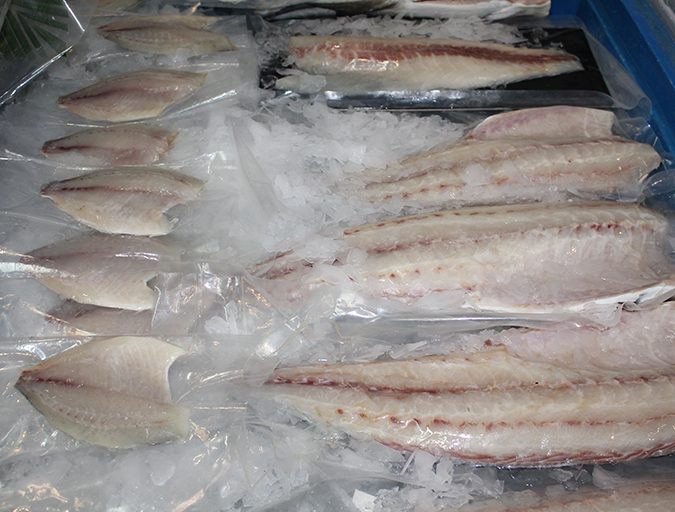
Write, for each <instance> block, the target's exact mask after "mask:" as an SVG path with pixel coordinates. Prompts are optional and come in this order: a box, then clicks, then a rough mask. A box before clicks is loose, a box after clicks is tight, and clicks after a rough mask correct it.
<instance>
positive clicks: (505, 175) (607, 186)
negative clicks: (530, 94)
mask: <svg viewBox="0 0 675 512" xmlns="http://www.w3.org/2000/svg"><path fill="white" fill-rule="evenodd" d="M660 164H661V157H660V156H659V154H658V153H657V152H656V151H655V150H654V148H652V147H651V146H650V145H648V144H641V143H638V142H633V141H631V140H627V139H622V138H619V137H609V138H605V139H588V140H577V141H568V140H558V141H554V140H546V139H542V140H538V139H521V140H515V139H514V140H485V141H475V140H467V141H463V142H460V143H459V144H457V145H454V146H451V147H448V148H441V149H434V150H431V151H429V152H426V153H422V154H419V155H415V156H413V157H410V158H408V159H406V160H404V161H403V162H401V163H400V164H398V165H394V166H390V167H389V168H387V169H385V170H383V171H380V170H374V171H366V172H365V173H364V174H363V176H362V179H363V180H364V181H366V182H367V183H366V185H365V197H366V198H368V200H370V201H372V202H382V201H392V200H394V201H400V202H401V203H402V204H404V205H413V206H422V207H431V206H446V207H459V206H469V205H479V204H503V203H516V202H529V201H549V202H551V201H563V200H566V199H568V198H570V197H574V196H581V197H584V198H586V199H590V198H593V199H598V198H606V197H619V198H621V199H624V200H625V199H635V198H637V197H638V195H639V191H640V186H641V185H640V184H641V181H642V180H643V179H644V178H645V177H646V176H647V175H648V174H649V172H651V171H652V170H654V169H656V168H657V167H658V166H659V165H660Z"/></svg>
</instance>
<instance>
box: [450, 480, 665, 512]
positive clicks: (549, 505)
mask: <svg viewBox="0 0 675 512" xmlns="http://www.w3.org/2000/svg"><path fill="white" fill-rule="evenodd" d="M673 500H675V483H674V482H673V480H672V479H664V480H656V479H653V480H643V481H640V480H638V481H631V480H627V481H625V482H621V484H620V485H619V486H618V487H616V488H615V489H608V490H602V489H598V488H594V487H582V488H581V489H577V490H576V491H573V492H570V491H566V490H563V489H560V490H559V491H558V492H551V490H550V489H548V490H547V492H546V493H545V494H541V493H535V492H532V491H521V492H507V493H504V494H502V495H501V496H500V497H499V498H498V499H492V500H486V501H479V502H475V503H471V504H469V505H465V506H463V507H460V508H458V509H454V508H453V509H452V512H526V511H527V512H590V511H593V512H663V511H665V510H668V509H669V508H670V507H671V506H672V503H673ZM446 512H451V510H450V509H448V510H447V511H446Z"/></svg>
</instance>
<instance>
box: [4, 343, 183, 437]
mask: <svg viewBox="0 0 675 512" xmlns="http://www.w3.org/2000/svg"><path fill="white" fill-rule="evenodd" d="M184 353H185V351H184V350H183V349H181V348H179V347H176V346H174V345H170V344H168V343H165V342H163V341H160V340H157V339H155V338H140V337H118V338H108V339H104V340H96V341H90V342H88V343H85V344H83V345H80V346H78V347H76V348H73V349H70V350H66V351H65V352H62V353H60V354H58V355H56V356H54V357H51V358H49V359H47V360H46V361H43V362H42V363H40V364H38V365H36V366H34V367H32V368H29V369H27V370H24V371H23V372H22V373H21V376H20V377H19V380H18V381H17V383H16V387H17V388H18V389H19V391H21V392H22V393H23V394H24V395H25V396H26V398H28V400H29V401H30V402H31V404H33V406H34V407H35V408H36V409H37V410H38V411H40V412H41V413H42V414H44V415H45V417H46V418H47V420H48V421H49V423H50V424H51V425H52V426H54V427H55V428H58V429H59V430H62V431H64V432H65V433H67V434H69V435H70V436H72V437H74V438H76V439H80V440H82V441H87V442H89V443H93V444H98V445H101V446H106V447H109V448H129V447H133V446H137V445H142V444H156V443H163V442H167V441H175V440H179V439H182V438H184V437H185V436H186V435H187V433H188V410H187V409H185V408H183V407H179V406H176V405H174V404H172V403H171V390H170V388H169V381H168V371H169V367H170V366H171V364H172V363H173V361H174V360H175V359H177V358H178V357H180V356H181V355H183V354H184Z"/></svg>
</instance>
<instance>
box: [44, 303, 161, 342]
mask: <svg viewBox="0 0 675 512" xmlns="http://www.w3.org/2000/svg"><path fill="white" fill-rule="evenodd" d="M48 317H49V319H50V320H51V321H52V322H53V323H55V324H58V325H62V326H65V327H66V328H67V329H69V330H72V331H74V335H82V334H95V335H103V336H114V335H120V334H125V335H142V334H148V333H149V332H150V330H151V327H152V317H153V312H152V311H127V310H124V309H114V308H102V307H98V306H84V305H81V304H76V303H66V304H65V305H62V306H61V307H59V308H57V309H56V310H53V311H50V312H49V314H48Z"/></svg>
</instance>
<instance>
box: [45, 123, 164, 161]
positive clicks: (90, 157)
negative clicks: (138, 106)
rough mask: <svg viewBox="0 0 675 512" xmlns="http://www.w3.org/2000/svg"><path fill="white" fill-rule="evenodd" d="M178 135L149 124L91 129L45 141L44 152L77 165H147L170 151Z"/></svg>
mask: <svg viewBox="0 0 675 512" xmlns="http://www.w3.org/2000/svg"><path fill="white" fill-rule="evenodd" d="M176 135H177V133H176V132H170V131H167V130H162V129H161V128H153V127H149V126H110V127H107V128H90V129H88V130H82V131H79V132H76V133H72V134H70V135H68V136H66V137H62V138H60V139H54V140H50V141H47V142H45V144H44V145H43V146H42V153H43V154H44V155H45V156H46V157H47V158H50V159H53V160H57V161H59V162H64V163H68V164H75V165H105V166H110V165H148V164H152V163H155V162H157V161H158V160H160V159H161V158H162V156H163V155H164V154H165V153H167V152H168V151H169V150H171V148H172V146H173V142H174V140H175V138H176Z"/></svg>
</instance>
